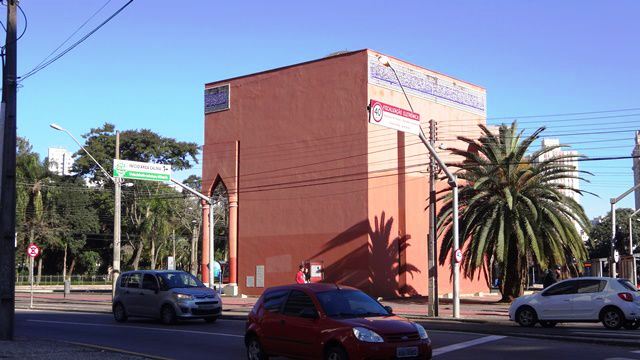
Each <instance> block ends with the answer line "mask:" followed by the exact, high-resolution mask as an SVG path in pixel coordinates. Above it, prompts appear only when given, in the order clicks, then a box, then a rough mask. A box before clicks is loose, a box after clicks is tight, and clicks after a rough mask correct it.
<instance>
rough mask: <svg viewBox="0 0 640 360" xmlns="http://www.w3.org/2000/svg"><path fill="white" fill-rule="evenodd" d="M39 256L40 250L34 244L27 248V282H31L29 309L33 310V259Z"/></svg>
mask: <svg viewBox="0 0 640 360" xmlns="http://www.w3.org/2000/svg"><path fill="white" fill-rule="evenodd" d="M38 254H40V248H39V247H38V245H36V244H33V243H32V244H29V246H27V255H29V281H30V282H31V295H30V296H29V308H30V309H33V259H34V258H35V257H36V256H38Z"/></svg>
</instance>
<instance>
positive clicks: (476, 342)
mask: <svg viewBox="0 0 640 360" xmlns="http://www.w3.org/2000/svg"><path fill="white" fill-rule="evenodd" d="M504 338H506V336H501V335H491V336H485V337H481V338H479V339H473V340H469V341H465V342H461V343H457V344H452V345H447V346H443V347H441V348H437V349H434V350H433V356H434V357H435V356H438V355H442V354H446V353H448V352H451V351H456V350H461V349H465V348H468V347H472V346H476V345H480V344H485V343H488V342H492V341H497V340H500V339H504Z"/></svg>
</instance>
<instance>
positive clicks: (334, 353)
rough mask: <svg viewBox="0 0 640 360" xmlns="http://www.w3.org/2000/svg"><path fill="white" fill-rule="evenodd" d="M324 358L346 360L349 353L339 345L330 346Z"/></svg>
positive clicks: (327, 359)
mask: <svg viewBox="0 0 640 360" xmlns="http://www.w3.org/2000/svg"><path fill="white" fill-rule="evenodd" d="M324 358H325V360H347V359H349V355H347V352H346V351H344V349H343V348H342V347H341V346H332V347H330V348H329V349H327V351H326V353H325V355H324Z"/></svg>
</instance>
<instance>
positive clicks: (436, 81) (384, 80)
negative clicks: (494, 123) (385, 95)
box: [369, 54, 487, 116]
mask: <svg viewBox="0 0 640 360" xmlns="http://www.w3.org/2000/svg"><path fill="white" fill-rule="evenodd" d="M392 66H393V68H394V69H395V71H396V73H397V74H398V77H399V78H400V81H401V82H402V86H403V87H404V89H405V90H406V91H407V93H409V94H412V95H415V96H418V97H421V98H423V99H427V100H431V101H435V102H437V103H446V104H448V105H450V106H453V107H456V108H459V109H463V110H466V111H469V112H472V113H475V114H478V115H482V116H486V110H487V102H486V98H487V96H486V93H485V92H483V91H477V90H475V89H472V88H469V87H467V86H464V85H460V84H457V83H455V82H453V81H451V80H449V79H445V78H442V77H438V76H433V75H427V74H425V73H423V72H420V71H417V70H414V69H411V68H409V67H406V66H403V65H401V64H399V63H397V62H394V63H392ZM369 83H370V84H375V85H379V86H384V87H387V88H390V89H393V90H396V91H402V89H401V88H400V86H399V84H398V80H397V79H396V77H395V75H394V74H393V71H392V70H391V69H390V68H388V67H386V66H384V65H382V64H380V62H379V61H378V59H377V58H376V57H375V55H372V54H369Z"/></svg>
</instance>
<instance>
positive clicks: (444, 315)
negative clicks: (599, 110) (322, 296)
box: [16, 288, 509, 322]
mask: <svg viewBox="0 0 640 360" xmlns="http://www.w3.org/2000/svg"><path fill="white" fill-rule="evenodd" d="M39 290H40V291H39V292H38V293H34V308H36V309H41V310H63V311H87V312H103V313H110V312H111V294H110V293H109V292H108V291H105V290H104V289H96V288H84V289H83V291H74V292H72V293H71V294H69V295H68V296H67V297H66V298H65V297H64V294H63V293H62V292H60V291H58V289H56V292H52V291H51V290H52V289H47V288H41V289H39ZM76 290H80V289H76ZM257 299H258V298H257V297H254V296H250V297H229V296H224V295H223V297H222V302H223V317H229V318H243V317H246V315H247V314H248V313H249V311H251V309H252V308H253V305H254V304H255V302H256V300H257ZM499 300H500V296H499V295H495V294H491V295H484V296H474V297H462V298H461V299H460V316H461V319H459V320H460V321H475V322H506V321H508V320H509V313H508V311H509V304H505V303H499V302H498V301H499ZM381 303H382V304H383V305H386V306H391V308H392V309H393V312H394V313H396V314H398V315H401V316H406V317H410V318H419V319H427V306H428V298H427V297H412V298H397V299H386V300H382V301H381ZM439 304H440V305H439V314H438V315H439V316H438V317H436V318H433V317H429V319H442V320H448V319H450V320H453V305H452V300H451V299H440V301H439ZM28 307H29V292H28V289H22V288H20V289H18V288H17V289H16V308H28Z"/></svg>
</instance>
